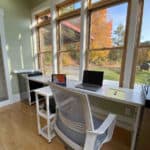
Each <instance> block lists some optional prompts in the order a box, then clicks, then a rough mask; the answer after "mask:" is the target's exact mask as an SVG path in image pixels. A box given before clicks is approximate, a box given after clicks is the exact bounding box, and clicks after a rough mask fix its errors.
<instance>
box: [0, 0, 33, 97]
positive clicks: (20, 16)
mask: <svg viewBox="0 0 150 150" xmlns="http://www.w3.org/2000/svg"><path fill="white" fill-rule="evenodd" d="M0 8H2V9H4V25H5V36H6V50H7V54H8V66H9V71H10V74H11V84H12V92H13V94H17V93H18V91H19V90H18V82H17V77H16V75H13V74H12V73H11V72H12V71H13V70H15V69H32V68H33V67H34V64H33V62H34V61H33V57H32V48H31V30H30V25H31V11H30V4H29V3H28V1H25V0H0Z"/></svg>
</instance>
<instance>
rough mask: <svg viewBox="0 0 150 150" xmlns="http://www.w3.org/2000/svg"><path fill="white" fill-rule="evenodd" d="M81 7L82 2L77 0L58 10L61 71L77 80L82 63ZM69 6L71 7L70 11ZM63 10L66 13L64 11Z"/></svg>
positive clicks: (59, 63) (59, 62)
mask: <svg viewBox="0 0 150 150" xmlns="http://www.w3.org/2000/svg"><path fill="white" fill-rule="evenodd" d="M60 6H61V5H60ZM80 7H81V3H80V2H79V1H77V2H75V3H69V4H67V5H63V7H59V10H58V11H59V16H58V18H59V19H58V25H59V32H58V33H59V35H58V39H59V40H58V43H59V50H58V65H59V66H58V68H59V73H64V74H66V75H67V78H69V79H75V80H78V79H79V65H80V22H81V21H80V16H79V15H80V11H79V8H80ZM68 8H71V9H70V11H69V9H68ZM60 10H61V13H60ZM62 10H63V12H65V13H62ZM68 13H69V17H68ZM64 14H65V15H64ZM75 14H76V15H75ZM62 16H63V19H62Z"/></svg>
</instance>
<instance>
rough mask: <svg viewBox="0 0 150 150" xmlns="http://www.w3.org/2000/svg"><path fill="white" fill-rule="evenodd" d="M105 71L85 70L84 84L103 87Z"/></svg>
mask: <svg viewBox="0 0 150 150" xmlns="http://www.w3.org/2000/svg"><path fill="white" fill-rule="evenodd" d="M103 76H104V72H103V71H88V70H85V71H84V74H83V84H84V83H87V84H95V85H99V86H102V85H103Z"/></svg>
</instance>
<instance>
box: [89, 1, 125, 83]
mask: <svg viewBox="0 0 150 150" xmlns="http://www.w3.org/2000/svg"><path fill="white" fill-rule="evenodd" d="M92 2H93V3H94V2H97V1H94V0H93V1H92ZM91 6H92V5H91ZM127 12H128V3H127V2H124V3H121V4H115V5H110V4H108V5H105V6H104V7H103V6H101V7H98V8H96V9H95V7H94V9H91V10H90V35H89V49H88V58H87V60H88V62H87V66H88V69H89V70H97V71H98V70H100V71H104V78H105V79H108V80H117V81H118V80H119V78H120V72H121V64H122V56H123V51H124V49H125V33H126V24H127Z"/></svg>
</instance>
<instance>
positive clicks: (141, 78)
mask: <svg viewBox="0 0 150 150" xmlns="http://www.w3.org/2000/svg"><path fill="white" fill-rule="evenodd" d="M126 19H127V4H126V3H124V4H121V5H118V6H114V7H110V8H108V9H101V10H96V11H93V12H92V13H91V26H90V36H89V49H88V50H87V61H88V69H89V70H101V71H104V78H105V79H107V80H116V81H119V78H120V69H121V62H122V54H123V51H124V40H125V36H126V35H125V30H126ZM80 23H81V18H80V17H75V18H72V19H66V20H63V21H61V22H60V50H63V52H60V53H59V63H60V72H61V73H66V74H67V75H68V76H69V78H71V79H78V74H79V65H80V35H81V34H80V32H81V29H80ZM42 35H43V39H44V40H43V43H44V46H45V48H46V49H48V48H50V45H51V42H46V41H50V40H49V36H51V35H50V31H48V30H46V28H44V29H43V31H42ZM143 43H144V44H147V43H148V41H144V42H143ZM148 44H149V43H148ZM64 50H65V51H64ZM137 51H138V59H137V66H136V83H145V82H146V79H148V78H149V75H150V49H149V48H139V49H137ZM51 62H52V58H51V56H48V55H45V57H44V58H43V64H44V66H45V69H46V70H50V68H49V67H50V66H51ZM46 73H49V71H46Z"/></svg>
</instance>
